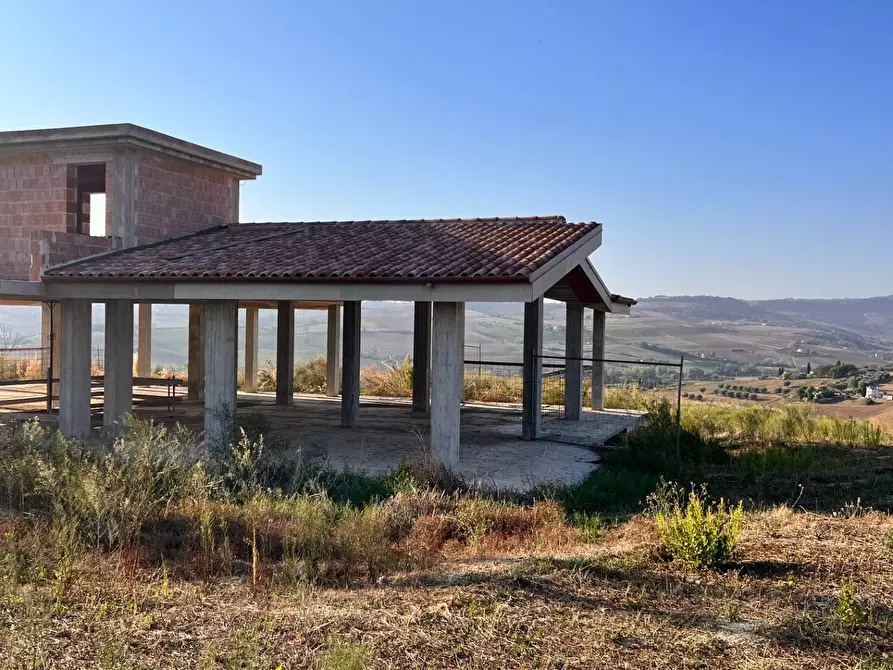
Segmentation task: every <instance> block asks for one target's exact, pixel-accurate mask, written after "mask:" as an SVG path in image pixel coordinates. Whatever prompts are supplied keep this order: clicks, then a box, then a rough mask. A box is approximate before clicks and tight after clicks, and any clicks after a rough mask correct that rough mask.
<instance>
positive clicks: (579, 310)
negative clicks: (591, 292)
mask: <svg viewBox="0 0 893 670" xmlns="http://www.w3.org/2000/svg"><path fill="white" fill-rule="evenodd" d="M566 326H567V327H566V330H565V336H564V355H565V356H566V357H567V358H566V360H565V363H564V364H565V374H564V418H566V419H568V420H569V421H579V420H580V416H581V414H582V413H583V361H582V360H580V359H581V358H582V357H583V305H582V304H580V303H578V302H569V303H567V321H566ZM575 358H576V359H577V360H573V359H575Z"/></svg>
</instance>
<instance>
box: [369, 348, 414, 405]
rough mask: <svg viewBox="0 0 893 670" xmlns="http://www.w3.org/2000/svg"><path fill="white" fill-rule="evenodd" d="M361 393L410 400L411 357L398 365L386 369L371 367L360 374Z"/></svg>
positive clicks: (407, 357) (407, 356)
mask: <svg viewBox="0 0 893 670" xmlns="http://www.w3.org/2000/svg"><path fill="white" fill-rule="evenodd" d="M360 391H361V392H362V393H363V395H372V396H382V397H388V398H408V397H410V396H411V395H412V359H411V358H410V357H409V355H408V354H407V355H406V358H404V359H403V361H402V362H400V363H398V364H397V365H385V366H384V368H381V367H378V366H377V365H370V366H368V367H366V368H363V370H362V371H361V372H360Z"/></svg>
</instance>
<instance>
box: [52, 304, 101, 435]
mask: <svg viewBox="0 0 893 670" xmlns="http://www.w3.org/2000/svg"><path fill="white" fill-rule="evenodd" d="M60 316H61V321H62V328H61V331H62V332H61V336H62V343H61V347H60V350H61V351H60V353H61V355H60V358H61V366H60V370H59V430H61V431H62V434H63V435H66V436H68V437H76V438H83V437H87V436H88V435H89V434H90V363H91V360H90V336H91V322H92V316H93V314H92V305H91V304H90V301H89V300H65V301H64V302H63V303H62V305H61V309H60Z"/></svg>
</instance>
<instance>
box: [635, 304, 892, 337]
mask: <svg viewBox="0 0 893 670" xmlns="http://www.w3.org/2000/svg"><path fill="white" fill-rule="evenodd" d="M638 307H639V309H644V310H651V311H655V312H660V313H663V314H666V315H668V316H673V317H675V318H678V319H681V320H703V321H706V320H711V321H748V320H749V321H765V320H767V319H769V320H773V321H776V322H778V323H787V324H789V325H802V324H805V323H808V322H814V323H816V324H822V325H825V326H833V327H836V328H844V329H848V330H853V331H856V332H858V333H860V334H872V335H877V336H880V337H885V338H888V339H893V296H884V297H878V298H841V299H831V300H803V299H794V298H786V299H782V300H738V299H737V298H718V297H714V296H701V295H699V296H672V297H671V296H655V297H653V298H643V299H642V300H640V301H639V305H638Z"/></svg>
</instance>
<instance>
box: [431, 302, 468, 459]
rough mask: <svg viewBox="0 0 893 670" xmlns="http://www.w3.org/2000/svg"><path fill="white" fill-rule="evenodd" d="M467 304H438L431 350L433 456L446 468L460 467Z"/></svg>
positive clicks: (436, 304)
mask: <svg viewBox="0 0 893 670" xmlns="http://www.w3.org/2000/svg"><path fill="white" fill-rule="evenodd" d="M464 309H465V304H464V303H459V302H435V303H434V323H433V336H432V341H433V346H432V351H431V455H432V457H433V458H434V459H436V460H437V461H438V462H440V463H441V464H442V465H444V466H446V467H448V468H453V467H456V466H457V465H458V464H459V430H460V425H461V424H460V409H459V406H460V401H459V390H460V387H459V379H460V377H459V372H458V370H459V368H461V367H462V353H463V352H462V324H463V323H464V318H463V316H462V313H463V311H464Z"/></svg>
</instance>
